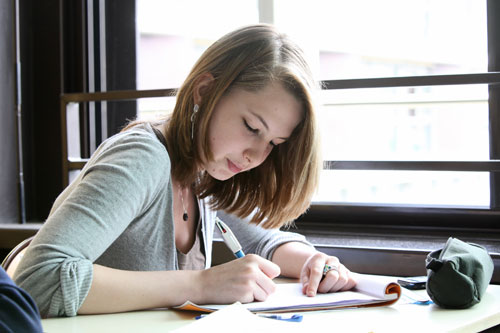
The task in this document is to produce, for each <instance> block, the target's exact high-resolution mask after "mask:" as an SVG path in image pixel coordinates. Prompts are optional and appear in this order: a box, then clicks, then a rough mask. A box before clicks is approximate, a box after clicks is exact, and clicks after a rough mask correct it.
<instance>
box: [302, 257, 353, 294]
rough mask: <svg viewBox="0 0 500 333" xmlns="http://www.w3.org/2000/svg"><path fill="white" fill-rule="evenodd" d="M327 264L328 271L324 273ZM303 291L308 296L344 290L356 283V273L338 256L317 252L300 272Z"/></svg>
mask: <svg viewBox="0 0 500 333" xmlns="http://www.w3.org/2000/svg"><path fill="white" fill-rule="evenodd" d="M325 265H328V266H327V268H329V269H327V270H328V271H327V272H326V273H325V274H323V272H324V270H325ZM300 282H301V283H302V292H303V293H304V294H305V295H307V296H315V295H316V293H318V292H319V293H330V292H336V291H344V290H349V289H351V288H353V287H354V286H355V285H356V280H355V278H354V274H353V273H351V271H349V270H348V269H347V268H346V267H345V266H344V265H342V264H341V263H340V261H339V259H338V258H337V257H334V256H328V255H326V254H324V253H321V252H317V253H315V254H313V255H311V256H310V257H309V258H308V259H307V260H306V262H305V263H304V266H303V267H302V271H301V273H300Z"/></svg>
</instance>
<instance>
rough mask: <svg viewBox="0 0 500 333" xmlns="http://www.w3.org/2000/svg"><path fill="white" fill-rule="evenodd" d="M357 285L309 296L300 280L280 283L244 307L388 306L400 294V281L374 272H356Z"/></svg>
mask: <svg viewBox="0 0 500 333" xmlns="http://www.w3.org/2000/svg"><path fill="white" fill-rule="evenodd" d="M357 281H358V282H357V285H356V288H355V289H353V290H350V291H342V292H336V293H328V294H319V293H318V294H317V295H316V296H315V297H308V296H305V295H304V294H303V293H302V285H301V284H300V283H279V284H277V285H276V291H275V292H274V293H273V294H271V295H269V297H268V298H267V299H266V300H265V301H263V302H252V303H246V304H243V307H244V308H246V309H247V310H249V311H252V312H259V313H260V312H274V313H279V312H292V311H293V312H296V311H314V310H330V309H340V308H352V307H368V306H388V305H391V304H394V303H395V302H397V301H398V300H399V298H400V297H401V287H400V286H399V284H397V282H395V281H393V280H392V279H391V280H388V279H387V278H383V277H378V276H372V275H369V276H367V275H362V274H358V275H357ZM228 305H229V304H203V305H200V304H195V303H193V302H190V301H187V302H185V303H184V304H182V305H180V306H177V307H174V309H178V310H189V311H199V312H214V311H217V310H220V309H222V308H224V307H225V306H228Z"/></svg>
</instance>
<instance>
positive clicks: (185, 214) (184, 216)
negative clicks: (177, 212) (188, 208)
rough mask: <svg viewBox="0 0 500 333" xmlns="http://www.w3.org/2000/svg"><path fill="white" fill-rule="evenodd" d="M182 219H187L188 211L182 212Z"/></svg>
mask: <svg viewBox="0 0 500 333" xmlns="http://www.w3.org/2000/svg"><path fill="white" fill-rule="evenodd" d="M182 219H183V220H184V221H187V220H188V213H187V212H184V214H182Z"/></svg>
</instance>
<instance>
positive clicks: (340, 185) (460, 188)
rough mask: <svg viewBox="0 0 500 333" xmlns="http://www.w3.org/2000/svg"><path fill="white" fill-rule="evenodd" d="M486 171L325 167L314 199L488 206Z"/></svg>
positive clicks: (370, 202) (432, 205)
mask: <svg viewBox="0 0 500 333" xmlns="http://www.w3.org/2000/svg"><path fill="white" fill-rule="evenodd" d="M489 181H490V178H489V174H488V173H487V172H441V171H379V170H375V171H358V170H323V172H322V175H321V183H320V189H319V192H318V194H317V195H316V197H315V201H322V202H324V201H326V202H338V203H368V204H405V205H423V206H428V207H436V206H439V207H444V206H467V207H478V208H479V207H481V208H486V207H489V204H490V192H489Z"/></svg>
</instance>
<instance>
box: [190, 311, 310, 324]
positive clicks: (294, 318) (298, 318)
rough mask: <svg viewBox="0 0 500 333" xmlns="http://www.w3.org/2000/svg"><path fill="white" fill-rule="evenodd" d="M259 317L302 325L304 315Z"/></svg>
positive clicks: (266, 315)
mask: <svg viewBox="0 0 500 333" xmlns="http://www.w3.org/2000/svg"><path fill="white" fill-rule="evenodd" d="M206 316H208V314H205V313H204V314H201V315H199V316H196V317H194V319H201V318H205V317H206ZM258 316H259V317H263V318H268V319H276V320H283V321H291V322H295V323H300V322H301V321H302V318H303V317H302V315H299V314H294V315H275V314H258Z"/></svg>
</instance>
